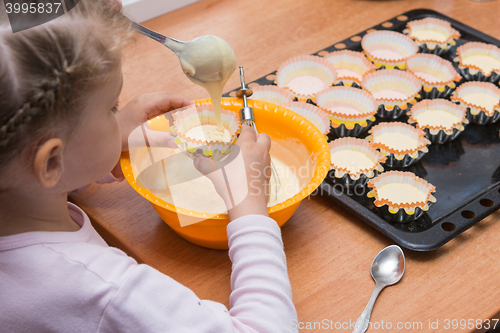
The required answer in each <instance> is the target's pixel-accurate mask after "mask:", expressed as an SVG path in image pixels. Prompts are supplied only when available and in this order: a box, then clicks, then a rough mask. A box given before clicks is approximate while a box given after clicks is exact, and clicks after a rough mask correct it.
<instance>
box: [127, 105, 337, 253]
mask: <svg viewBox="0 0 500 333" xmlns="http://www.w3.org/2000/svg"><path fill="white" fill-rule="evenodd" d="M195 102H196V103H197V104H211V100H209V99H204V100H197V101H195ZM248 104H249V106H250V107H252V108H253V110H254V112H255V118H256V126H257V129H258V130H259V132H261V133H267V134H268V135H269V136H270V137H271V139H272V142H273V144H272V147H271V155H273V156H277V157H279V156H278V155H279V154H280V151H278V150H277V149H276V146H278V147H280V146H281V147H283V146H286V147H287V148H289V151H288V152H287V154H290V152H293V156H288V157H291V158H288V160H289V161H292V162H290V163H292V164H296V166H297V167H300V166H305V165H307V166H309V167H308V168H306V169H308V170H309V174H307V175H303V176H304V178H303V184H302V186H301V187H302V190H301V191H300V192H299V193H297V194H296V195H294V196H293V197H291V198H290V199H288V200H286V201H284V202H282V203H279V204H276V205H274V206H272V207H269V216H270V217H271V218H272V219H274V220H275V221H276V222H277V223H278V225H279V226H280V227H281V226H282V225H284V224H285V222H286V221H287V220H288V219H289V218H290V217H291V216H292V214H293V213H294V212H295V210H296V209H297V208H298V206H299V204H300V202H301V201H302V199H304V198H306V197H307V196H308V195H310V194H311V193H312V192H313V191H314V190H315V189H316V188H317V187H318V186H319V184H320V183H321V182H322V181H323V179H324V178H325V176H326V174H327V172H328V170H329V169H330V150H329V148H328V143H327V141H326V139H325V136H324V135H323V134H321V132H319V130H318V129H317V128H316V127H315V126H314V125H313V124H312V123H310V122H309V121H307V120H306V119H305V118H303V117H301V116H300V115H298V114H296V113H294V112H292V111H290V110H288V109H285V108H283V107H281V106H278V105H275V104H271V103H266V102H262V101H257V100H248ZM222 107H223V108H224V109H226V110H231V111H234V112H239V110H240V109H241V108H242V107H243V101H242V100H241V99H237V98H223V99H222ZM149 127H150V128H151V129H152V130H164V131H168V123H166V122H165V118H164V117H162V118H155V119H152V120H151V121H149ZM281 158H283V156H281V157H280V159H281ZM285 159H287V157H285ZM287 164H288V165H290V164H289V163H288V162H287ZM121 166H122V169H123V173H124V174H125V178H126V179H127V181H128V183H129V184H130V186H132V187H133V188H134V189H135V190H136V191H137V192H138V193H139V194H140V195H141V196H142V197H144V198H145V199H147V200H148V201H149V202H150V203H151V204H152V206H153V208H154V209H155V210H156V212H157V213H158V215H160V217H161V218H162V219H163V220H164V221H165V222H166V223H167V224H168V225H169V226H170V228H172V229H173V230H174V231H175V232H176V233H177V234H179V235H180V236H181V237H183V238H184V239H186V240H188V241H190V242H192V243H194V244H197V245H200V246H204V247H208V248H212V249H227V248H228V240H227V233H226V226H227V225H228V223H229V219H228V216H227V215H226V214H220V215H215V216H210V214H208V216H210V218H209V219H207V214H206V213H203V212H196V211H192V210H187V209H183V208H180V207H176V206H174V205H173V204H170V203H168V202H166V201H164V200H162V199H160V198H158V197H157V196H155V195H154V194H153V193H152V192H151V191H149V190H148V189H146V188H144V187H140V186H139V185H138V184H137V183H136V182H135V180H134V175H133V174H134V172H133V170H132V165H131V162H130V155H129V153H128V152H127V153H123V154H122V157H121ZM178 214H179V215H182V219H183V221H185V220H186V219H193V221H196V223H194V224H191V225H187V226H184V227H182V226H181V224H180V222H179V217H178ZM198 221H201V222H198Z"/></svg>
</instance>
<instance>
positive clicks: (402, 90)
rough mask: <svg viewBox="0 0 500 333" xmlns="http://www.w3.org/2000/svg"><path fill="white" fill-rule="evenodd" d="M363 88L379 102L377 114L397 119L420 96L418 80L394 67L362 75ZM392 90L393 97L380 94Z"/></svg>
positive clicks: (420, 87)
mask: <svg viewBox="0 0 500 333" xmlns="http://www.w3.org/2000/svg"><path fill="white" fill-rule="evenodd" d="M363 88H365V89H366V90H368V91H369V92H370V93H371V94H372V95H373V97H374V98H375V99H376V100H377V101H378V103H379V105H380V106H379V109H378V111H377V115H378V116H380V117H381V118H390V119H397V118H399V116H401V115H402V114H403V113H405V112H406V111H408V110H409V109H410V108H411V106H412V105H413V104H415V103H416V102H417V101H416V98H420V95H419V92H420V90H421V89H422V85H421V84H420V81H419V80H418V79H417V78H416V77H415V76H414V75H413V74H411V73H408V72H403V71H400V70H395V69H382V70H378V71H376V72H373V73H370V74H367V75H365V76H364V77H363ZM383 91H389V92H393V95H394V97H388V96H383V95H382V96H381V95H380V92H383Z"/></svg>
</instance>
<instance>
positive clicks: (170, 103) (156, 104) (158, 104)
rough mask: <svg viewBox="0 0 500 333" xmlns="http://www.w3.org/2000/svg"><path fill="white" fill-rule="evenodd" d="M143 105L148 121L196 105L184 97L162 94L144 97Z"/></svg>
mask: <svg viewBox="0 0 500 333" xmlns="http://www.w3.org/2000/svg"><path fill="white" fill-rule="evenodd" d="M141 104H142V105H141V108H143V109H144V110H145V113H146V117H147V119H151V118H154V117H156V116H159V115H161V114H163V113H165V112H168V111H172V110H175V109H179V108H182V107H184V106H188V105H191V104H194V102H193V101H191V100H189V99H187V98H186V97H184V96H182V95H178V94H173V93H166V92H160V93H154V94H147V95H143V97H142V98H141Z"/></svg>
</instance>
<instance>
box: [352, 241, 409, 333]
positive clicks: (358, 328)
mask: <svg viewBox="0 0 500 333" xmlns="http://www.w3.org/2000/svg"><path fill="white" fill-rule="evenodd" d="M404 272H405V255H404V253H403V250H401V248H400V247H399V246H397V245H391V246H388V247H386V248H385V249H383V250H382V251H380V252H379V254H377V256H376V257H375V259H373V262H372V267H371V274H372V277H373V279H374V280H375V289H373V293H372V296H371V297H370V300H369V301H368V304H367V305H366V308H365V309H364V310H363V313H361V316H359V318H358V320H356V325H355V326H354V331H352V332H353V333H363V332H365V331H366V329H367V328H368V324H369V322H370V316H371V314H372V310H373V304H375V300H376V299H377V296H378V294H379V293H380V292H381V291H382V289H384V288H385V287H387V286H390V285H393V284H396V283H398V281H399V280H401V278H402V277H403V274H404Z"/></svg>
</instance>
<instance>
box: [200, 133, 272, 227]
mask: <svg viewBox="0 0 500 333" xmlns="http://www.w3.org/2000/svg"><path fill="white" fill-rule="evenodd" d="M236 145H237V147H233V151H232V152H231V154H230V155H229V156H228V157H227V158H226V159H225V160H224V161H213V160H211V159H209V158H206V157H202V156H197V157H196V158H195V160H194V166H195V168H196V169H197V170H198V171H200V172H201V173H202V174H204V175H205V176H207V177H208V178H209V179H210V180H211V181H212V182H213V183H214V186H215V189H216V190H217V193H219V195H220V196H221V197H222V199H223V200H224V202H225V203H226V207H227V208H228V214H229V219H230V220H231V221H232V220H234V219H237V218H238V217H241V216H245V215H251V214H258V215H265V216H269V214H268V210H267V201H268V196H269V193H268V190H269V185H268V183H269V177H270V175H271V169H270V165H271V156H270V155H269V150H270V148H271V139H270V138H269V136H268V135H267V134H263V133H260V134H257V133H255V131H254V130H253V129H252V128H251V127H249V126H246V125H243V126H242V129H241V134H240V137H239V138H238V141H237V142H236Z"/></svg>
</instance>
